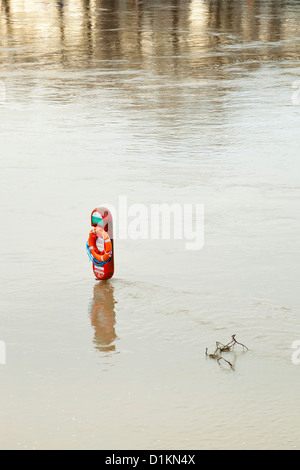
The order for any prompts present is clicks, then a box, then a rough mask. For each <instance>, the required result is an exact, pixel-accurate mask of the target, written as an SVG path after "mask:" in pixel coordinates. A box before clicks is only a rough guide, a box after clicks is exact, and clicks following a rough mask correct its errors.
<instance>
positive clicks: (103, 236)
mask: <svg viewBox="0 0 300 470" xmlns="http://www.w3.org/2000/svg"><path fill="white" fill-rule="evenodd" d="M88 245H89V249H90V252H91V254H92V256H93V257H94V258H95V259H96V260H97V261H99V262H100V263H103V262H106V261H109V260H110V258H111V255H112V243H111V239H110V237H109V235H108V233H107V232H106V231H105V230H104V228H103V227H101V226H98V227H94V228H93V229H92V230H91V231H90V235H89V242H88Z"/></svg>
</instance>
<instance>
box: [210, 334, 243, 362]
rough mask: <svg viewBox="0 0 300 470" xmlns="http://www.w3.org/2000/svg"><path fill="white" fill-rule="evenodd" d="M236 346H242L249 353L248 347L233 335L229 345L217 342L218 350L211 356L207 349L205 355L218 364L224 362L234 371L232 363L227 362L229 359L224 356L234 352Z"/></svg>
mask: <svg viewBox="0 0 300 470" xmlns="http://www.w3.org/2000/svg"><path fill="white" fill-rule="evenodd" d="M236 345H238V346H242V348H243V351H248V350H249V349H248V348H247V346H245V345H244V344H243V343H239V342H238V341H237V340H236V335H232V337H231V341H229V343H227V344H223V343H220V342H219V341H217V342H216V349H215V352H214V353H213V354H209V353H208V348H206V351H205V355H206V357H208V358H209V359H215V360H216V361H217V362H218V364H220V362H221V361H224V362H226V363H227V364H228V365H229V366H230V368H231V369H234V366H233V364H232V363H231V362H229V361H227V359H225V358H224V357H223V356H222V354H223V353H228V352H232V351H233V350H234V347H235V346H236Z"/></svg>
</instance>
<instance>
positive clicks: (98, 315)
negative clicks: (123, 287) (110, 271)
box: [90, 282, 117, 352]
mask: <svg viewBox="0 0 300 470" xmlns="http://www.w3.org/2000/svg"><path fill="white" fill-rule="evenodd" d="M115 304H116V301H115V298H114V287H113V286H112V284H111V283H109V282H100V283H98V284H96V285H95V287H94V297H93V300H92V304H91V308H90V318H91V325H92V327H93V328H94V330H95V335H94V345H95V348H96V349H97V350H98V351H101V352H113V351H115V350H116V346H115V341H116V339H117V335H116V330H115V325H116V312H115Z"/></svg>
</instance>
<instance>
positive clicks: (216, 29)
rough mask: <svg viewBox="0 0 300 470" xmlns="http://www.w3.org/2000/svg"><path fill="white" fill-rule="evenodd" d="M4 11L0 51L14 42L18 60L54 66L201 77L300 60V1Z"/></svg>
mask: <svg viewBox="0 0 300 470" xmlns="http://www.w3.org/2000/svg"><path fill="white" fill-rule="evenodd" d="M296 10H297V11H296ZM1 11H2V15H1V19H0V28H1V35H0V36H1V38H0V45H1V46H4V45H5V44H7V41H8V40H10V41H12V44H13V45H14V46H20V45H22V46H23V47H27V48H28V50H27V53H26V54H25V55H24V51H23V53H22V52H21V51H19V52H18V54H16V56H14V61H15V62H21V61H23V60H25V61H30V62H32V61H33V58H34V59H35V60H36V61H37V62H39V64H43V63H44V65H49V63H52V64H53V63H57V60H58V57H60V61H61V62H62V63H63V64H64V65H69V66H70V67H74V66H76V67H79V66H83V67H86V66H87V64H89V65H90V66H96V67H98V66H99V62H100V65H101V66H104V64H105V62H107V63H106V66H112V65H113V66H115V62H116V61H118V62H120V61H121V62H123V63H125V64H126V68H133V69H136V68H137V67H138V68H140V67H142V68H145V69H151V70H152V71H153V70H156V71H157V72H159V73H165V72H167V73H170V71H173V72H176V73H181V74H192V75H196V74H199V73H201V67H205V66H215V65H222V64H227V63H232V62H235V61H237V60H238V61H245V60H247V61H250V60H253V61H254V60H256V61H257V60H259V59H261V60H264V59H268V58H273V59H276V58H277V57H282V56H285V55H286V56H287V57H289V58H291V57H293V56H294V57H296V56H297V57H299V47H298V46H299V44H298V41H297V37H298V21H297V13H298V14H299V12H300V5H299V2H296V1H295V2H293V1H290V2H289V3H288V4H287V3H285V2H278V1H277V0H267V1H265V2H261V1H257V0H228V1H218V2H216V1H214V0H165V1H164V2H161V1H159V0H151V1H150V0H144V1H143V2H139V1H136V0H131V1H129V0H128V1H121V0H94V1H92V0H72V1H69V2H68V1H64V0H60V1H54V0H53V1H50V2H47V4H46V3H44V2H35V3H32V2H31V1H29V0H1ZM9 25H10V27H9ZM293 39H294V40H293ZM287 40H292V41H290V42H289V44H288V47H287V45H286V44H284V43H283V42H282V41H287ZM270 43H277V47H276V48H274V47H272V44H270ZM273 46H274V44H273ZM229 51H230V53H228V52H229ZM5 54H6V52H5V51H0V58H2V59H3V58H4V57H5ZM66 61H67V62H66ZM119 67H121V65H119Z"/></svg>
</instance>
